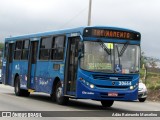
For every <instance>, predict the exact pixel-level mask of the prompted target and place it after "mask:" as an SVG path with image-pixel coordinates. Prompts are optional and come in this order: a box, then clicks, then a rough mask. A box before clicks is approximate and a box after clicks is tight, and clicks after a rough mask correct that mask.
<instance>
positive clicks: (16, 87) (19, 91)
mask: <svg viewBox="0 0 160 120" xmlns="http://www.w3.org/2000/svg"><path fill="white" fill-rule="evenodd" d="M14 92H15V95H16V96H26V97H28V96H29V95H30V92H28V91H27V90H23V89H20V79H19V76H17V77H16V79H15V84H14Z"/></svg>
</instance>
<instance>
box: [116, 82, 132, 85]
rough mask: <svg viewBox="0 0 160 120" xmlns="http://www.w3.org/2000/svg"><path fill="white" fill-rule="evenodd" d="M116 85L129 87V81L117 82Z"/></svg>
mask: <svg viewBox="0 0 160 120" xmlns="http://www.w3.org/2000/svg"><path fill="white" fill-rule="evenodd" d="M118 85H131V82H130V81H119V84H118Z"/></svg>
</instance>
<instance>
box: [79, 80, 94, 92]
mask: <svg viewBox="0 0 160 120" xmlns="http://www.w3.org/2000/svg"><path fill="white" fill-rule="evenodd" d="M80 80H81V81H82V83H83V84H85V85H87V86H89V87H90V88H92V89H93V88H94V87H95V86H94V85H93V84H91V83H89V82H87V81H86V80H84V79H83V78H80Z"/></svg>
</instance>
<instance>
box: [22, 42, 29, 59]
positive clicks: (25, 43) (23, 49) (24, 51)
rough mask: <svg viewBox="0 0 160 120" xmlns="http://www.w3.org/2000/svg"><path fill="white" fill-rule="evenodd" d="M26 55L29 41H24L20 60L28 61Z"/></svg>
mask: <svg viewBox="0 0 160 120" xmlns="http://www.w3.org/2000/svg"><path fill="white" fill-rule="evenodd" d="M28 53H29V40H24V41H23V48H22V60H28Z"/></svg>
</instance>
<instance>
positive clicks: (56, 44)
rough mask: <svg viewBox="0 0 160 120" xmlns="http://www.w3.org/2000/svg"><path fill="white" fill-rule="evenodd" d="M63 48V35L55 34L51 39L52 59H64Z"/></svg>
mask: <svg viewBox="0 0 160 120" xmlns="http://www.w3.org/2000/svg"><path fill="white" fill-rule="evenodd" d="M64 48H65V36H57V37H54V39H53V44H52V54H51V59H52V60H63V59H64Z"/></svg>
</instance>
